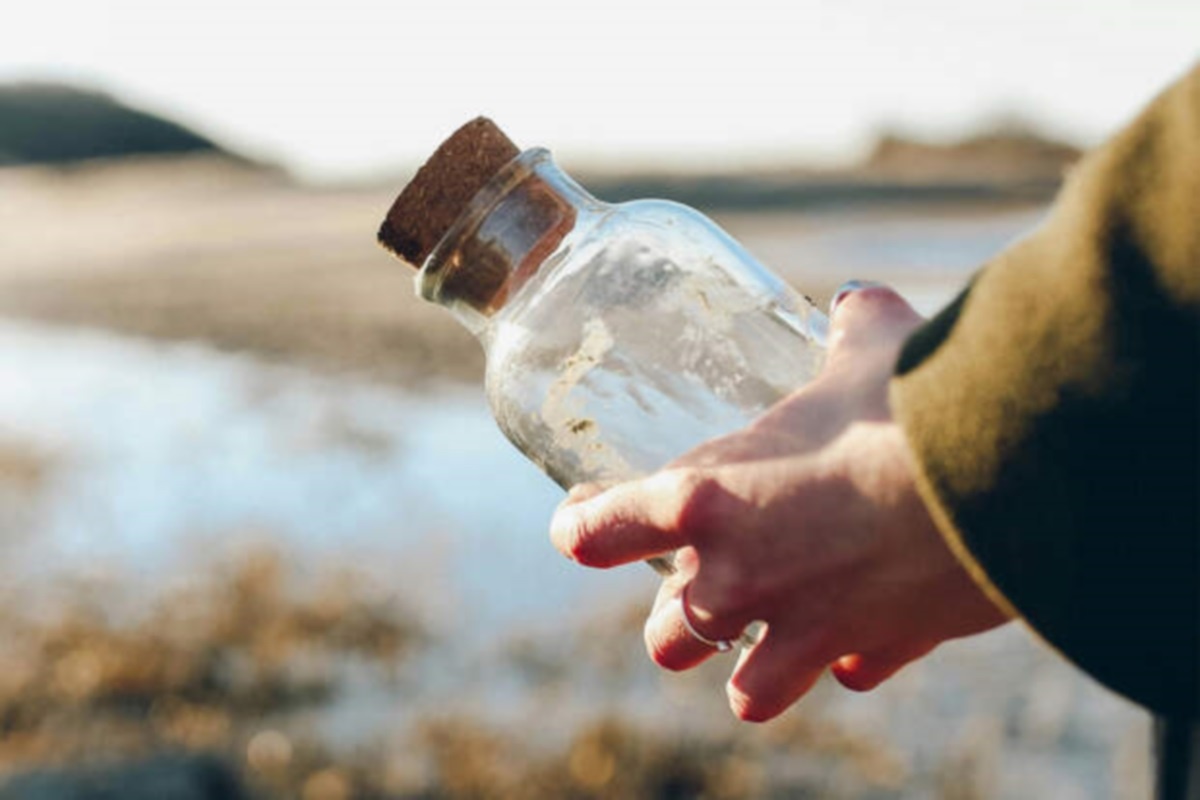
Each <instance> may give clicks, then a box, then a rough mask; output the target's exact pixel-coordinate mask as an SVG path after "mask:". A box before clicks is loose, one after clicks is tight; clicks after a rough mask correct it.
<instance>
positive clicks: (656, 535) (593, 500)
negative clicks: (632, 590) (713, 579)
mask: <svg viewBox="0 0 1200 800" xmlns="http://www.w3.org/2000/svg"><path fill="white" fill-rule="evenodd" d="M591 491H592V490H591V489H589V488H586V487H585V488H582V489H580V490H579V494H580V495H581V496H588V495H589V494H590V493H591ZM724 497H725V493H724V490H722V489H721V488H720V486H719V485H718V484H717V483H716V482H715V481H714V480H712V479H711V478H709V477H708V476H706V475H705V474H704V473H703V472H701V471H699V470H693V469H675V470H666V471H663V472H659V473H656V474H654V475H652V476H650V477H648V478H645V479H643V480H639V481H631V482H629V483H624V484H620V485H618V486H614V487H613V488H611V489H609V490H608V491H604V492H600V493H599V494H596V495H594V496H591V497H590V499H585V500H581V501H575V500H573V499H572V498H568V500H567V501H566V502H565V503H564V504H563V505H561V506H559V508H558V511H557V512H555V514H554V518H553V519H552V520H551V522H550V540H551V541H552V542H553V543H554V546H555V547H556V548H557V549H558V550H559V552H561V553H562V554H563V555H565V556H567V557H568V558H570V559H572V560H574V561H577V562H579V563H581V564H584V565H586V566H589V567H612V566H616V565H618V564H628V563H630V562H633V561H641V560H644V559H647V558H650V557H653V556H658V555H662V554H664V553H669V552H671V551H672V550H676V549H678V548H680V547H683V546H685V545H687V544H689V543H691V542H692V540H693V539H694V538H695V537H696V536H697V535H698V534H699V533H701V532H703V530H705V529H708V528H709V527H711V526H716V525H719V519H718V517H719V516H722V515H723V512H721V508H722V507H723V505H724V502H723V498H724Z"/></svg>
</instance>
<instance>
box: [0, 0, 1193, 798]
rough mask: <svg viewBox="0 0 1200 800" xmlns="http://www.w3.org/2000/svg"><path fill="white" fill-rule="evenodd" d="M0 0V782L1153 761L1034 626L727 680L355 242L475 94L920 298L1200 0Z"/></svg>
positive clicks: (796, 273) (1180, 39) (463, 360)
mask: <svg viewBox="0 0 1200 800" xmlns="http://www.w3.org/2000/svg"><path fill="white" fill-rule="evenodd" d="M5 17H6V20H5V25H4V27H3V28H0V165H2V166H0V597H2V599H3V602H0V798H9V797H12V798H100V797H105V798H107V797H123V798H139V797H147V798H149V797H154V798H167V799H168V800H169V799H171V798H189V799H190V798H227V797H228V798H241V797H247V798H249V797H254V798H276V797H280V798H282V797H301V798H305V800H341V799H342V798H351V797H355V798H357V797H364V798H400V797H419V798H560V797H573V798H590V797H605V798H608V797H613V798H642V797H645V798H686V797H705V798H743V797H747V798H749V797H754V798H758V797H768V798H773V797H777V798H795V797H814V798H909V797H922V798H924V797H929V798H1030V797H1054V798H1059V799H1060V800H1061V799H1066V800H1070V799H1071V798H1141V797H1146V796H1148V792H1149V785H1150V784H1149V770H1150V760H1149V745H1148V740H1147V731H1148V720H1147V718H1146V716H1145V714H1144V713H1142V712H1141V711H1140V710H1138V709H1137V708H1136V707H1134V706H1132V705H1130V704H1128V703H1126V702H1125V701H1123V700H1121V699H1120V698H1117V697H1115V696H1113V695H1112V694H1110V693H1108V692H1106V691H1105V690H1103V689H1102V688H1100V687H1098V686H1097V685H1095V684H1094V683H1092V682H1091V681H1090V680H1088V679H1087V678H1086V677H1084V676H1082V675H1081V674H1080V673H1079V672H1077V671H1075V670H1074V669H1073V668H1072V667H1071V666H1069V665H1068V664H1066V663H1064V662H1063V661H1061V660H1060V659H1059V658H1058V657H1057V656H1056V655H1054V654H1053V653H1052V652H1050V651H1049V650H1048V648H1046V647H1045V646H1044V645H1043V644H1041V643H1039V642H1038V641H1036V640H1035V639H1034V637H1033V636H1032V635H1030V634H1029V633H1027V632H1026V631H1024V630H1023V629H1021V628H1019V627H1017V626H1010V627H1009V628H1006V629H1004V630H1001V631H998V632H995V633H992V634H989V635H986V636H983V637H978V638H976V639H973V640H970V641H965V642H959V643H954V644H951V645H946V646H943V647H942V648H940V649H939V650H938V651H937V652H936V653H935V654H933V655H932V656H931V657H930V658H928V659H926V660H925V661H924V662H922V663H921V664H919V665H915V666H912V667H910V668H908V669H906V670H905V671H904V672H902V673H901V674H900V675H898V676H897V677H896V678H895V679H893V680H892V681H891V682H890V683H889V684H887V685H885V686H884V687H882V688H881V689H879V690H878V691H876V692H874V693H872V694H869V695H865V696H860V695H851V694H849V693H847V692H844V691H841V690H840V689H838V688H837V687H836V686H834V685H832V683H822V684H821V685H819V686H818V687H817V689H816V690H815V691H814V692H813V694H812V695H811V696H810V697H808V698H807V699H805V700H804V701H803V702H801V703H800V704H799V705H797V706H796V707H795V708H793V709H792V710H791V711H790V712H788V713H787V714H785V715H784V716H783V717H782V718H780V719H779V720H777V721H775V722H773V723H771V724H768V725H764V726H749V725H745V724H741V723H737V722H735V721H734V720H733V718H732V717H731V716H730V715H729V713H728V711H727V710H726V708H725V702H724V695H723V689H722V686H723V682H724V678H725V674H726V671H727V669H728V663H727V662H723V661H721V660H719V659H714V661H716V662H717V663H715V664H710V665H708V666H706V667H705V668H703V669H699V670H696V671H694V672H693V673H689V674H686V675H673V674H662V673H659V672H658V671H657V670H655V669H654V668H653V667H652V666H651V665H650V664H649V662H648V661H647V659H646V658H645V656H644V653H643V648H642V643H641V635H640V628H641V620H642V617H643V615H644V613H645V610H646V609H647V607H648V605H649V602H650V599H651V597H652V594H653V588H654V579H653V576H652V575H651V574H650V572H649V571H648V570H644V569H640V568H632V569H628V570H618V571H614V572H610V573H604V574H595V573H590V572H586V571H584V570H581V569H578V568H574V567H572V566H571V565H569V564H567V563H566V562H565V561H564V560H563V559H562V558H561V557H559V556H558V555H557V554H555V553H554V552H553V550H552V549H551V548H550V546H549V544H548V543H547V541H546V535H545V529H546V523H547V521H548V519H549V515H550V513H551V510H552V509H553V507H554V505H555V504H556V503H557V502H558V499H559V493H558V490H557V489H556V488H555V487H554V486H553V485H552V484H551V483H550V481H549V480H548V479H546V478H544V477H543V476H542V475H541V474H540V473H538V472H537V471H536V470H535V468H534V467H532V466H531V465H529V464H527V463H526V462H525V461H524V460H523V459H522V458H521V457H520V456H518V455H517V454H516V453H515V451H513V450H512V449H511V448H510V447H509V445H507V443H506V442H505V441H504V440H503V439H502V437H501V436H500V434H499V433H498V432H497V431H496V430H495V428H494V425H493V423H492V422H491V419H490V417H489V415H488V412H487V410H486V408H485V406H484V404H483V398H482V392H481V389H480V377H481V368H482V359H481V355H480V352H479V350H478V347H477V346H476V344H475V342H474V341H473V340H472V339H471V338H470V336H469V334H467V333H466V332H465V331H463V330H460V329H459V328H458V326H457V324H456V323H455V322H454V321H453V320H452V319H450V317H449V315H447V314H445V313H444V312H442V311H440V310H439V309H436V308H432V307H427V306H424V305H422V304H421V303H420V302H419V301H417V300H416V299H415V298H414V297H413V290H412V284H411V278H412V276H411V274H410V272H409V270H408V269H407V268H406V267H405V266H403V265H402V264H400V263H399V262H396V261H393V260H391V259H390V258H389V257H388V256H387V255H386V254H385V253H383V251H382V250H380V249H379V248H378V247H377V246H376V245H375V242H374V233H375V229H376V227H377V226H378V223H379V222H380V220H381V219H382V216H383V214H384V212H385V211H386V209H387V207H388V205H389V204H390V202H391V200H392V198H393V196H394V195H395V193H396V192H397V191H398V190H399V189H400V188H401V187H402V186H403V184H404V182H405V180H406V179H407V177H408V176H409V175H410V174H411V173H412V171H413V170H414V169H415V167H416V166H417V165H419V164H420V162H421V161H422V159H423V158H424V157H426V156H427V155H428V154H429V153H430V152H432V150H433V149H434V148H435V147H436V146H437V144H438V143H440V141H441V140H442V139H443V138H444V137H445V136H446V135H448V134H449V133H450V132H451V131H452V130H454V129H455V128H456V127H457V126H458V125H459V124H461V123H462V122H465V121H466V120H467V119H469V118H471V117H473V116H475V115H477V114H481V113H483V114H488V115H490V116H492V117H493V118H494V119H495V120H496V121H497V122H498V123H499V124H500V125H501V126H502V127H504V128H505V129H506V130H507V132H508V133H509V135H510V136H511V137H512V138H513V139H514V140H515V141H517V142H518V143H519V144H522V145H525V146H532V145H544V146H547V147H549V148H551V149H552V150H553V151H554V152H555V154H556V157H557V159H558V160H559V162H560V163H561V164H562V165H563V166H564V167H565V168H566V169H567V170H568V171H569V172H571V173H572V174H574V175H575V176H576V177H577V178H579V179H581V180H582V182H583V183H584V184H585V185H587V186H588V187H589V188H591V189H592V190H593V191H594V192H595V193H596V194H597V195H599V196H600V197H602V198H604V199H609V200H619V199H623V198H627V197H634V196H648V195H656V196H666V197H670V198H673V199H676V200H680V201H683V202H685V203H690V204H692V205H695V206H697V207H699V208H701V209H702V210H704V211H706V212H708V213H709V214H711V215H713V216H714V217H716V218H717V219H718V221H719V222H720V223H721V224H723V225H724V226H725V227H726V228H727V229H728V230H729V231H730V232H731V233H732V234H733V235H734V236H735V237H737V238H739V239H740V240H741V241H742V242H743V243H744V244H745V245H747V247H748V248H749V249H750V251H751V252H753V253H754V254H756V255H757V256H758V257H759V258H760V259H761V260H762V261H764V262H765V263H766V264H768V265H769V266H771V267H773V268H774V269H776V270H777V271H779V272H780V273H781V274H782V275H784V276H785V277H786V278H787V279H788V280H790V281H791V282H793V283H794V284H795V285H796V286H797V287H799V288H800V289H801V291H803V292H805V293H807V294H809V295H811V296H813V297H814V298H816V300H817V301H818V302H819V303H821V304H824V303H826V302H827V301H828V297H829V294H830V292H831V291H832V290H833V288H834V287H836V286H837V285H838V284H840V283H841V282H843V281H844V280H847V279H850V278H869V279H876V280H883V281H887V282H890V283H892V284H894V285H896V286H897V287H898V288H899V289H900V290H901V291H902V292H903V293H904V294H906V295H907V296H908V297H909V298H910V299H911V301H912V302H913V303H914V304H915V305H916V306H917V307H918V308H919V309H920V310H922V311H924V312H926V313H929V312H932V311H934V310H936V309H937V308H938V307H939V305H941V304H942V303H944V302H945V301H946V300H947V299H948V298H949V297H951V296H952V295H953V294H954V293H955V291H956V290H957V288H959V287H960V286H961V285H962V284H963V282H964V281H965V280H966V279H967V277H968V276H969V275H970V274H971V273H972V272H973V271H974V270H975V269H976V268H977V267H979V266H980V265H981V264H982V263H984V262H985V261H986V260H987V259H988V258H989V257H990V256H991V255H992V254H994V253H996V252H997V251H999V250H1000V249H1002V248H1003V247H1004V246H1005V245H1006V244H1007V243H1009V242H1010V241H1012V240H1013V239H1014V238H1016V237H1018V236H1020V235H1021V234H1022V233H1023V232H1025V231H1028V230H1029V229H1030V228H1031V227H1033V226H1034V225H1036V224H1037V221H1038V220H1039V218H1040V217H1041V215H1042V214H1043V213H1044V210H1045V208H1046V206H1047V204H1048V203H1049V201H1050V200H1051V198H1052V197H1053V195H1054V192H1055V191H1056V189H1057V187H1058V185H1059V183H1060V181H1061V178H1062V175H1063V172H1064V170H1065V169H1067V168H1068V167H1069V166H1070V165H1071V164H1072V163H1073V162H1074V161H1075V160H1076V159H1077V158H1078V156H1079V154H1080V152H1081V151H1082V150H1085V149H1086V148H1087V147H1089V146H1091V145H1093V144H1095V143H1097V142H1099V141H1101V140H1102V139H1103V138H1104V137H1105V136H1106V135H1107V134H1109V133H1110V132H1112V131H1113V130H1114V129H1115V128H1116V127H1117V126H1119V125H1120V124H1121V123H1122V122H1123V121H1125V120H1127V119H1128V118H1130V117H1131V116H1132V115H1133V114H1134V113H1136V111H1137V109H1138V108H1139V107H1140V106H1142V105H1143V104H1144V103H1145V102H1146V101H1147V100H1148V99H1149V98H1150V97H1152V96H1153V95H1154V94H1155V93H1156V92H1157V91H1159V90H1160V89H1161V88H1163V87H1164V86H1165V85H1166V84H1167V83H1169V82H1170V81H1171V80H1172V79H1173V78H1174V77H1176V76H1177V75H1179V74H1180V73H1181V72H1182V71H1183V70H1185V69H1186V68H1187V67H1188V66H1189V64H1191V63H1193V62H1194V61H1195V59H1196V58H1197V56H1198V55H1200V45H1198V42H1200V39H1198V37H1197V33H1198V32H1200V4H1197V3H1195V2H1193V0H1137V2H1132V1H1130V2H1125V1H1124V0H1121V1H1119V2H1118V1H1117V0H1089V1H1088V2H1082V1H1081V2H1072V1H1071V0H1057V1H1056V2H1047V1H1045V0H1043V2H1030V1H1017V0H1013V1H1011V2H993V1H992V0H987V2H979V3H971V4H966V3H957V2H953V0H918V2H913V3H907V4H904V5H903V6H899V5H896V4H893V3H887V2H883V1H882V0H877V1H874V2H869V1H868V0H842V1H841V2H836V3H835V2H817V1H816V0H798V1H797V2H793V3H788V4H779V3H768V2H762V1H761V0H744V1H743V2H739V3H737V4H733V5H730V4H727V3H722V4H716V3H696V2H694V3H687V4H684V3H671V2H661V3H647V2H636V3H635V2H631V1H629V0H610V2H607V3H605V4H602V5H601V4H591V5H583V4H579V5H568V4H563V3H549V2H531V1H528V0H527V1H525V2H512V3H486V2H482V1H481V0H441V1H440V2H432V1H428V2H387V3H385V2H366V0H343V1H342V2H339V3H336V4H323V3H322V4H317V3H295V4H291V5H289V6H281V5H280V4H275V3H266V2H259V1H258V0H239V2H232V0H229V1H227V0H209V2H205V3H199V2H192V1H191V0H179V2H173V3H161V2H133V1H132V0H107V1H106V2H99V3H97V2H83V1H82V0H80V1H79V2H72V0H39V2H37V3H29V2H24V3H16V4H14V5H13V7H11V8H10V9H9V11H8V13H7V14H5Z"/></svg>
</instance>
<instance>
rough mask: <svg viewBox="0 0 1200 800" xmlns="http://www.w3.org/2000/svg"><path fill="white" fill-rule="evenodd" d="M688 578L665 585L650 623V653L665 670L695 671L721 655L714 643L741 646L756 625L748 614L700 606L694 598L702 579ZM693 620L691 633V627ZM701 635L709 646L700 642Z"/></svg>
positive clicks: (681, 577)
mask: <svg viewBox="0 0 1200 800" xmlns="http://www.w3.org/2000/svg"><path fill="white" fill-rule="evenodd" d="M683 552H685V553H686V552H687V551H683ZM686 574H687V573H686V572H683V573H681V574H680V575H679V576H678V577H673V578H668V579H667V580H665V581H663V584H662V586H660V587H659V591H658V596H657V598H655V601H654V609H653V611H651V613H650V617H649V618H648V619H647V620H646V626H645V631H644V634H645V640H646V652H647V653H649V654H650V658H651V660H652V661H654V663H656V664H658V665H659V666H660V667H663V668H664V669H669V670H676V671H678V670H685V669H691V668H692V667H694V666H696V665H697V664H699V663H700V662H702V661H704V660H705V659H707V658H708V657H709V656H711V655H713V654H714V653H717V652H720V651H719V650H718V649H717V648H715V647H714V646H713V645H712V644H711V642H715V641H727V642H737V641H738V639H739V638H740V637H741V636H742V634H743V632H744V631H745V629H746V626H747V625H749V624H750V622H752V621H753V620H751V619H748V618H747V617H746V616H745V614H744V613H743V614H741V615H735V614H727V613H721V612H716V613H714V612H713V611H711V610H709V609H706V608H704V607H702V606H698V605H696V603H695V602H694V601H693V600H692V599H691V597H692V596H693V595H694V594H695V591H694V589H695V581H698V580H699V579H700V576H697V578H696V579H694V580H692V581H687V582H686V583H685V582H684V581H685V578H684V577H683V576H684V575H686ZM685 603H686V604H687V606H686V608H685V605H684V604H685ZM689 620H690V622H691V629H689V627H688V621H689ZM693 631H695V634H693ZM697 634H698V635H699V636H700V637H702V638H703V639H707V640H708V642H705V641H702V639H700V638H697Z"/></svg>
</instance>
